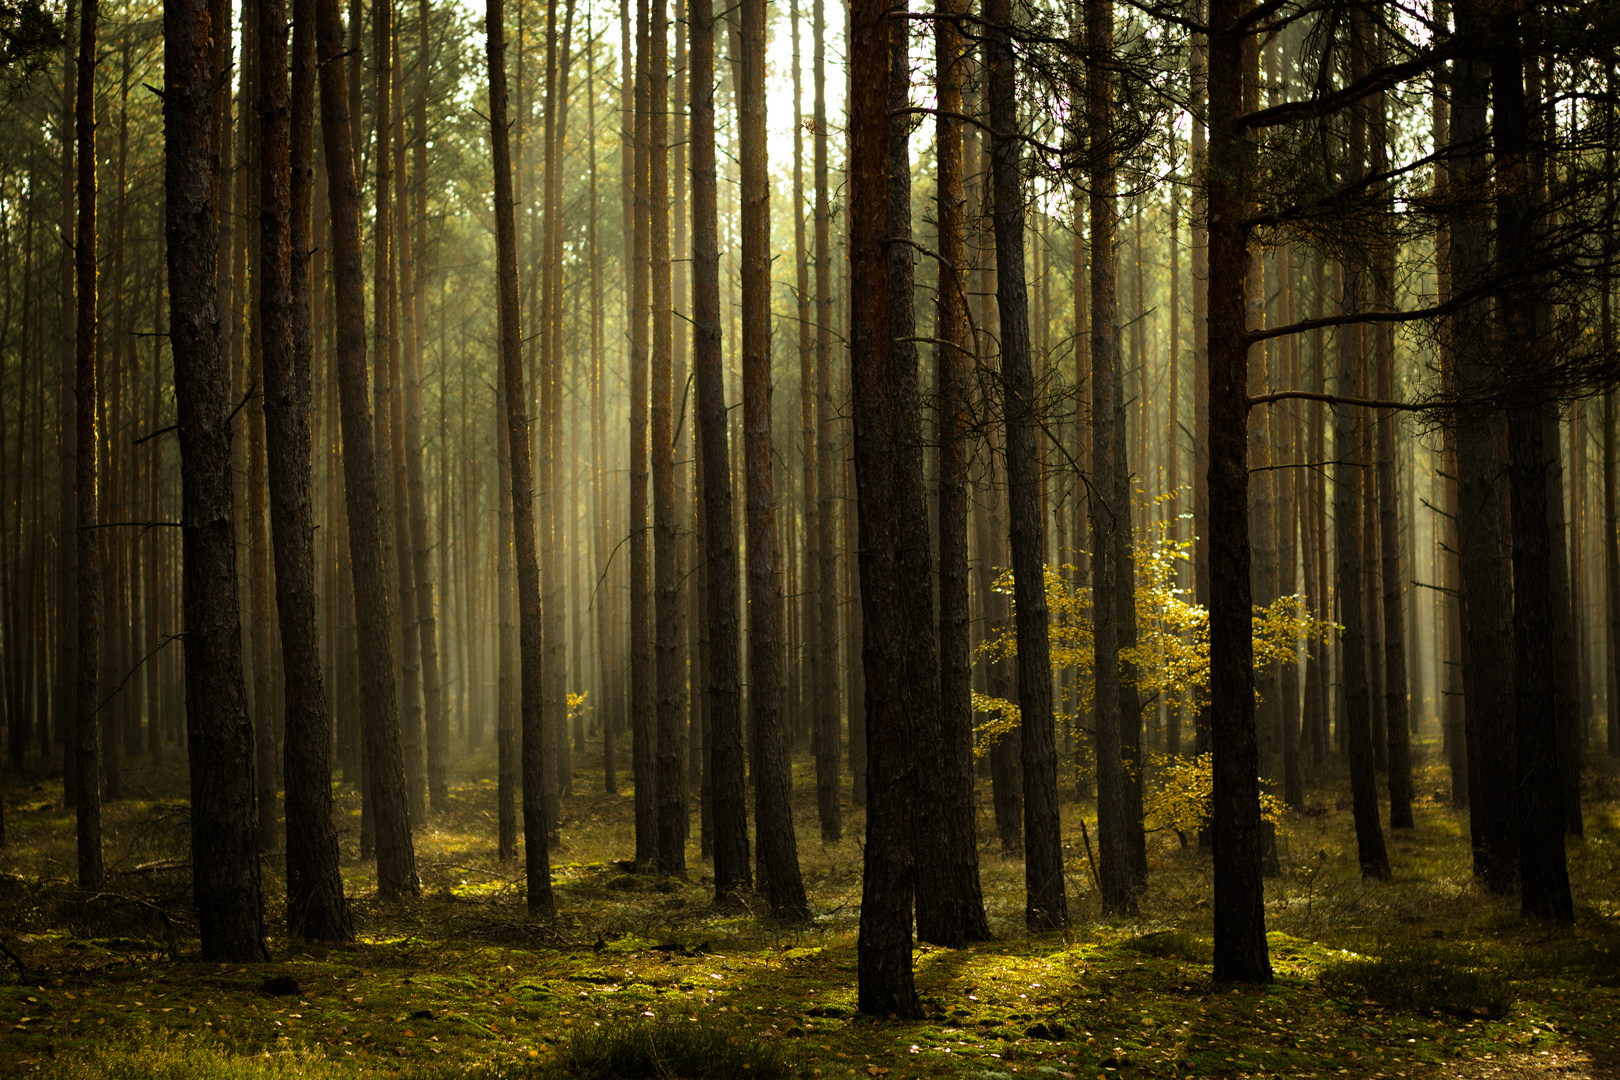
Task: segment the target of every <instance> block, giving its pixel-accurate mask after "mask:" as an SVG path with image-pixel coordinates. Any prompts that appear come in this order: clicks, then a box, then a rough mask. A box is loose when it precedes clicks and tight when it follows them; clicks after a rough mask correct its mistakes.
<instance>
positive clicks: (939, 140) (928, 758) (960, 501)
mask: <svg viewBox="0 0 1620 1080" xmlns="http://www.w3.org/2000/svg"><path fill="white" fill-rule="evenodd" d="M818 9H819V5H818ZM935 11H936V14H937V15H938V16H939V17H938V18H937V19H936V20H935V22H934V64H935V71H936V72H937V74H938V77H937V82H936V85H937V88H938V95H939V108H940V115H939V117H938V120H937V126H936V135H935V147H936V150H935V161H936V162H937V165H938V170H939V172H938V179H937V181H936V184H935V190H936V191H937V193H938V199H937V205H938V209H939V224H938V229H939V242H938V252H939V289H938V292H937V293H936V303H937V305H938V306H937V307H936V308H935V316H934V337H935V339H936V344H935V346H934V387H935V392H936V393H937V394H938V395H939V413H938V415H939V426H938V429H937V432H936V443H937V445H938V447H939V479H938V483H939V497H938V518H939V709H938V710H937V711H936V712H934V713H933V714H930V715H924V716H921V717H919V724H918V728H919V730H918V732H917V737H916V744H917V748H918V757H919V759H920V760H919V773H918V779H919V781H920V782H919V784H918V802H917V810H916V813H917V819H916V820H917V828H916V833H917V936H918V938H920V939H921V940H923V941H929V942H933V943H935V944H937V945H943V946H946V947H947V948H953V949H955V948H961V947H962V946H963V945H964V944H966V943H968V942H970V941H986V940H988V939H989V937H990V925H989V922H988V921H987V919H986V917H985V913H984V897H983V894H982V892H981V889H980V885H979V847H978V838H977V836H976V829H975V824H976V823H975V820H974V819H975V816H976V814H975V807H974V805H973V701H972V691H973V666H972V662H971V655H970V649H969V647H970V644H971V642H970V625H971V621H970V613H969V610H968V475H967V423H968V394H969V392H970V391H969V387H970V384H971V379H972V365H971V363H970V357H971V355H972V354H971V353H970V352H969V351H968V322H967V303H966V301H967V282H966V280H965V274H964V270H965V268H966V264H967V258H966V252H965V250H964V237H965V220H964V218H965V215H964V213H963V211H964V210H965V209H966V205H965V204H966V199H965V197H964V195H963V192H962V129H961V126H960V121H959V120H957V119H956V118H955V117H954V116H950V115H947V114H949V113H960V112H961V111H962V90H961V79H962V68H963V66H964V65H965V64H966V62H967V60H968V54H967V51H966V48H965V45H964V42H963V41H962V36H961V34H960V33H959V32H958V31H957V29H956V26H955V24H954V23H953V22H952V21H951V20H952V19H953V18H954V17H957V16H960V15H962V14H964V13H965V11H966V6H965V5H964V4H963V3H962V2H961V0H944V3H942V4H941V5H940V6H939V7H938V8H936V9H935ZM816 28H817V44H818V50H817V51H818V53H819V51H820V50H819V44H820V36H819V34H820V22H819V21H818V22H817V24H816ZM900 85H902V86H904V85H905V84H904V83H903V82H901V83H900ZM823 166H824V162H818V175H823V176H824V175H825V170H824V167H823ZM829 506H830V503H829ZM835 720H836V714H835ZM833 731H834V734H836V732H837V727H836V725H835V726H834V728H833Z"/></svg>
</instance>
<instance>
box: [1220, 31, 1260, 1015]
mask: <svg viewBox="0 0 1620 1080" xmlns="http://www.w3.org/2000/svg"><path fill="white" fill-rule="evenodd" d="M1246 8H1247V4H1246V3H1245V2H1244V0H1210V4H1209V25H1210V27H1211V32H1210V35H1209V124H1210V127H1209V132H1210V133H1209V163H1208V173H1207V176H1208V222H1209V232H1208V235H1209V265H1208V272H1209V283H1208V288H1209V293H1208V305H1209V306H1208V311H1209V338H1208V346H1209V360H1208V364H1209V381H1208V386H1209V398H1208V401H1209V406H1208V407H1209V424H1208V427H1207V429H1206V430H1207V431H1208V433H1209V440H1210V441H1209V446H1208V462H1209V465H1208V500H1209V505H1208V513H1209V569H1210V574H1209V648H1210V652H1209V673H1210V674H1209V700H1210V706H1209V728H1208V731H1209V741H1210V746H1211V749H1212V751H1213V756H1214V804H1213V810H1212V814H1211V819H1212V820H1211V827H1210V839H1211V844H1212V846H1213V848H1214V857H1215V904H1214V916H1215V970H1214V975H1215V979H1216V981H1217V982H1249V983H1264V982H1270V981H1271V962H1270V958H1269V956H1268V955H1267V950H1266V927H1265V894H1264V889H1263V886H1262V882H1261V857H1260V832H1261V830H1260V788H1259V779H1258V778H1259V775H1260V762H1259V753H1258V750H1257V748H1256V746H1255V729H1254V641H1253V632H1252V629H1251V612H1252V607H1251V601H1250V593H1249V537H1248V507H1249V473H1248V468H1247V460H1246V452H1247V439H1248V410H1249V401H1248V393H1247V384H1248V342H1247V338H1246V333H1247V329H1246V318H1245V312H1244V298H1245V294H1246V290H1247V284H1248V283H1247V278H1248V274H1249V256H1248V251H1247V246H1248V236H1247V229H1246V227H1245V225H1244V223H1243V218H1244V216H1245V211H1246V207H1247V206H1248V202H1249V199H1250V191H1249V183H1250V176H1251V171H1252V169H1253V157H1252V155H1253V148H1252V145H1251V144H1249V143H1248V142H1246V141H1245V138H1244V133H1243V132H1242V131H1241V130H1240V129H1239V127H1238V119H1239V116H1240V114H1241V111H1242V101H1243V54H1244V48H1243V37H1244V34H1245V33H1246V30H1245V29H1244V28H1243V27H1241V26H1237V25H1235V24H1237V23H1238V21H1239V20H1240V18H1241V17H1242V15H1243V14H1244V11H1245V9H1246Z"/></svg>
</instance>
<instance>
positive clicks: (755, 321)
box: [737, 0, 810, 919]
mask: <svg viewBox="0 0 1620 1080" xmlns="http://www.w3.org/2000/svg"><path fill="white" fill-rule="evenodd" d="M740 40H741V56H740V58H739V70H740V78H739V85H738V87H737V111H738V114H739V121H740V122H739V124H738V137H739V141H740V148H741V158H742V162H741V192H740V195H741V199H742V224H741V229H742V244H741V247H742V252H741V259H742V264H741V277H742V342H741V345H742V369H743V459H744V461H745V463H746V471H745V477H746V483H747V494H748V513H747V516H748V531H747V542H748V611H749V622H748V666H749V690H748V705H749V713H750V719H751V726H750V734H751V736H752V737H751V740H750V747H749V748H750V751H751V752H752V756H753V766H754V822H755V826H754V827H755V845H756V848H757V850H758V859H759V865H758V876H759V878H760V884H761V885H763V886H764V888H765V893H766V897H767V900H768V902H769V904H770V907H771V911H772V912H773V913H774V914H775V915H776V916H777V917H778V918H787V919H804V918H808V917H809V914H810V905H809V901H808V900H807V899H806V898H805V893H804V880H803V878H802V877H801V876H800V873H799V853H798V844H797V841H796V840H795V839H794V835H793V803H792V779H793V777H792V772H791V769H790V766H789V762H788V753H787V738H786V732H785V731H784V728H785V726H786V720H785V716H784V710H783V704H784V702H783V693H782V648H781V643H782V583H781V580H780V579H779V578H778V577H777V558H776V553H777V543H776V490H775V479H774V474H773V462H772V458H771V308H770V302H771V220H770V211H771V205H770V178H769V176H768V175H767V172H766V139H765V0H743V2H742V20H741V27H740Z"/></svg>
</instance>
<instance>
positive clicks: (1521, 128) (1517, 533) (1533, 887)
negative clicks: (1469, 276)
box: [1490, 7, 1575, 923]
mask: <svg viewBox="0 0 1620 1080" xmlns="http://www.w3.org/2000/svg"><path fill="white" fill-rule="evenodd" d="M1490 31H1491V33H1490V40H1491V43H1492V49H1491V55H1490V62H1491V112H1492V119H1493V121H1494V132H1493V134H1494V145H1493V149H1494V150H1495V164H1496V260H1497V273H1498V275H1499V276H1502V277H1506V276H1507V275H1509V274H1511V273H1512V271H1513V270H1514V269H1516V268H1517V267H1520V266H1522V265H1524V260H1525V259H1527V258H1529V256H1530V252H1531V249H1532V245H1533V243H1534V240H1533V237H1532V233H1533V232H1534V230H1535V228H1536V218H1537V216H1538V211H1539V210H1540V207H1539V205H1538V204H1539V203H1540V199H1539V198H1537V194H1538V193H1536V192H1535V191H1534V186H1533V185H1532V184H1531V183H1530V175H1529V173H1530V161H1529V141H1530V131H1529V117H1528V109H1527V105H1526V94H1525V79H1524V68H1525V62H1526V61H1525V57H1524V55H1523V54H1522V53H1521V51H1520V41H1519V21H1518V15H1517V14H1516V13H1515V12H1514V10H1513V9H1511V8H1504V7H1498V8H1493V9H1492V13H1491V26H1490ZM1535 62H1536V61H1535V60H1534V59H1533V58H1532V59H1531V60H1530V63H1532V64H1533V63H1535ZM1526 192H1530V197H1529V198H1528V199H1527V198H1526V197H1525V193H1526ZM1535 306H1536V304H1535V301H1534V300H1533V299H1530V298H1526V297H1525V296H1523V295H1522V294H1510V295H1505V296H1499V297H1498V298H1497V309H1496V337H1497V343H1498V348H1499V349H1500V350H1501V353H1500V356H1501V367H1502V369H1503V371H1504V372H1511V373H1512V374H1514V375H1517V376H1518V377H1519V378H1520V379H1525V380H1528V379H1531V378H1534V376H1535V375H1536V374H1537V373H1538V371H1539V370H1540V369H1541V367H1542V366H1543V364H1544V363H1545V357H1544V354H1543V349H1544V348H1545V342H1544V339H1542V338H1541V337H1540V336H1539V335H1538V334H1537V328H1536V325H1535V322H1536V318H1535ZM1548 407H1549V406H1548V405H1546V404H1544V403H1542V402H1539V401H1535V400H1529V401H1521V403H1518V404H1516V405H1515V406H1514V407H1513V408H1510V409H1509V410H1508V414H1507V420H1508V475H1509V479H1510V482H1511V493H1512V495H1511V509H1510V513H1511V520H1512V522H1513V525H1512V530H1513V532H1512V535H1513V645H1514V648H1513V657H1514V671H1513V693H1514V702H1513V704H1514V710H1513V714H1514V716H1513V718H1514V732H1515V742H1516V750H1517V753H1518V792H1519V805H1518V813H1519V822H1518V825H1519V828H1518V834H1519V835H1518V842H1519V901H1520V907H1521V909H1522V910H1523V912H1524V913H1525V914H1526V915H1534V916H1538V917H1540V918H1544V919H1552V920H1555V921H1557V922H1563V923H1571V922H1574V921H1575V906H1574V900H1573V898H1572V897H1571V895H1570V888H1569V869H1568V866H1567V864H1566V862H1565V855H1564V823H1565V819H1566V809H1565V805H1564V790H1563V782H1562V776H1561V775H1560V768H1559V767H1560V762H1559V755H1558V704H1559V702H1558V697H1559V695H1558V688H1557V686H1556V682H1557V668H1556V665H1557V659H1556V658H1555V657H1554V655H1553V651H1554V647H1555V641H1554V634H1555V632H1556V630H1557V627H1556V626H1555V621H1554V611H1553V595H1552V593H1553V588H1554V586H1553V580H1552V574H1553V557H1552V544H1553V537H1552V535H1551V532H1550V530H1549V528H1548V501H1549V493H1548V483H1547V471H1548V457H1547V445H1546V436H1545V431H1544V424H1543V415H1544V410H1545V409H1546V408H1548ZM1554 460H1556V454H1555V455H1554ZM1558 498H1559V499H1560V500H1561V499H1562V498H1563V492H1562V485H1560V490H1559V492H1558Z"/></svg>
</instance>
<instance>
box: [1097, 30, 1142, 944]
mask: <svg viewBox="0 0 1620 1080" xmlns="http://www.w3.org/2000/svg"><path fill="white" fill-rule="evenodd" d="M1086 37H1087V40H1088V42H1089V44H1090V48H1091V54H1090V60H1091V64H1090V77H1089V79H1088V80H1087V85H1086V90H1087V115H1088V118H1089V120H1090V123H1091V140H1092V148H1093V149H1092V153H1093V166H1092V168H1093V173H1092V178H1091V184H1090V189H1091V207H1090V218H1091V254H1092V257H1091V298H1090V299H1091V327H1090V329H1091V468H1092V473H1093V475H1095V476H1097V477H1100V478H1103V481H1104V482H1105V483H1106V485H1107V491H1108V495H1107V498H1106V500H1105V499H1104V498H1102V497H1100V496H1101V493H1100V492H1097V491H1094V492H1092V493H1091V499H1090V502H1091V537H1092V539H1091V553H1092V566H1091V569H1092V595H1093V596H1095V597H1096V601H1095V604H1094V610H1095V612H1096V616H1095V618H1094V620H1093V622H1094V631H1093V647H1094V650H1095V657H1096V659H1095V664H1094V668H1093V670H1094V672H1095V683H1094V686H1095V689H1094V691H1093V694H1092V717H1093V723H1094V725H1095V731H1096V744H1097V857H1098V868H1097V869H1098V877H1099V882H1100V884H1101V889H1102V897H1103V906H1104V909H1105V910H1107V911H1110V912H1113V913H1119V912H1126V911H1130V910H1131V909H1133V908H1134V907H1135V903H1136V900H1135V896H1134V893H1133V890H1132V888H1131V874H1130V854H1129V849H1130V842H1129V830H1130V823H1129V821H1128V820H1127V816H1126V810H1125V767H1124V756H1123V755H1124V750H1123V747H1122V745H1121V738H1120V736H1121V731H1122V721H1123V716H1122V714H1121V701H1120V664H1119V649H1120V622H1121V618H1122V616H1123V614H1124V611H1123V605H1124V604H1126V603H1135V598H1134V597H1132V596H1130V595H1129V593H1128V592H1126V591H1125V590H1126V588H1127V587H1126V586H1125V585H1124V584H1123V583H1122V582H1121V581H1120V571H1121V568H1122V566H1123V565H1124V562H1123V560H1122V559H1121V558H1120V553H1121V551H1122V550H1126V551H1128V550H1129V547H1130V525H1131V518H1130V513H1131V511H1130V506H1129V504H1128V503H1127V504H1126V505H1124V506H1120V505H1118V504H1117V491H1116V490H1115V487H1114V483H1113V481H1114V478H1115V477H1116V476H1117V474H1118V472H1119V468H1118V463H1117V457H1118V455H1119V453H1120V451H1121V450H1122V449H1123V447H1121V446H1120V445H1119V444H1118V443H1117V441H1116V425H1115V414H1116V413H1122V411H1123V409H1122V406H1121V404H1120V401H1119V397H1118V386H1119V379H1118V378H1117V375H1118V367H1119V362H1120V358H1119V337H1118V324H1119V291H1118V256H1117V255H1116V254H1115V247H1116V244H1117V234H1118V215H1119V210H1118V199H1117V196H1116V194H1115V190H1116V187H1117V177H1116V173H1115V170H1114V162H1115V157H1116V155H1115V152H1114V149H1113V145H1112V141H1113V131H1112V126H1113V107H1114V103H1113V77H1112V73H1111V72H1110V71H1109V70H1108V68H1107V67H1106V66H1105V65H1106V60H1107V58H1108V57H1109V56H1110V55H1111V53H1112V52H1113V48H1114V18H1113V8H1112V5H1111V4H1110V3H1109V2H1108V0H1088V2H1087V4H1086Z"/></svg>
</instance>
